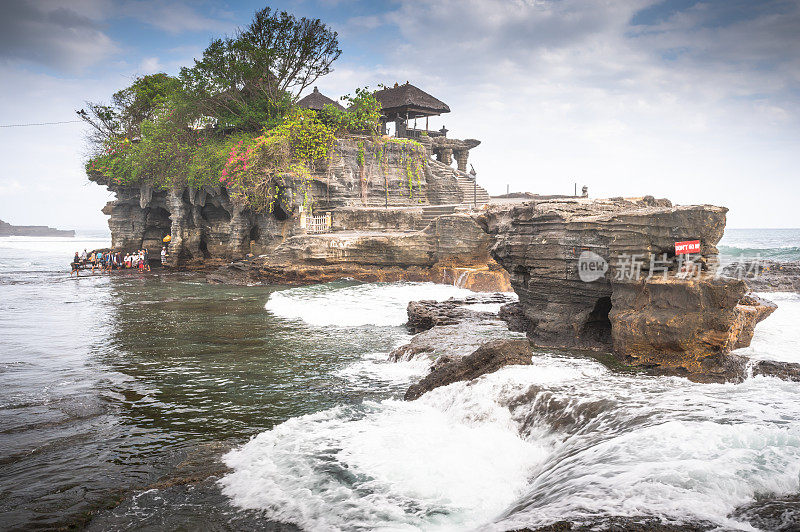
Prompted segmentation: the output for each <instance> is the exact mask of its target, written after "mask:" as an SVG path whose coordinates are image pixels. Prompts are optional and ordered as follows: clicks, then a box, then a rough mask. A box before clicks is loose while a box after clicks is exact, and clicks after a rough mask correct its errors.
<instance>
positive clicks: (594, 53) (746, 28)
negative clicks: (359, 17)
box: [325, 0, 800, 227]
mask: <svg viewBox="0 0 800 532" xmlns="http://www.w3.org/2000/svg"><path fill="white" fill-rule="evenodd" d="M654 3H655V2H649V1H636V2H625V3H622V2H610V3H607V2H595V1H591V0H563V1H559V2H551V1H524V0H519V1H515V2H507V1H500V0H497V1H494V0H492V1H480V2H479V1H477V0H464V1H462V0H458V1H456V0H435V1H434V0H430V1H429V0H414V1H411V0H401V1H400V2H399V7H398V8H397V10H396V11H394V12H393V13H390V14H388V15H387V16H386V17H385V18H386V20H389V21H391V23H392V24H394V25H395V26H396V27H397V32H398V33H399V37H398V39H396V40H388V42H386V45H385V53H386V55H387V61H386V63H387V64H390V65H391V66H392V68H387V67H385V66H379V67H376V68H374V69H372V71H371V72H369V73H364V77H365V78H366V79H371V80H375V81H382V82H385V83H392V82H394V81H400V82H403V81H405V80H407V79H408V80H411V81H412V83H415V84H417V85H419V86H420V87H422V88H423V89H425V90H426V91H428V92H430V93H431V94H433V95H434V96H437V97H439V98H440V99H442V100H444V101H445V102H447V103H448V104H450V107H451V109H452V110H453V111H452V113H451V114H449V115H443V116H442V117H440V118H439V119H437V122H436V123H437V126H438V124H440V123H444V124H446V125H447V127H448V128H449V129H450V131H451V134H452V135H453V136H456V137H461V138H465V137H474V138H478V139H481V140H482V141H483V144H482V145H481V146H480V147H478V148H477V149H475V150H474V151H473V154H472V159H473V162H474V164H475V167H476V169H477V170H478V172H479V181H480V182H481V183H482V184H483V185H484V186H486V188H488V189H489V191H490V192H492V193H501V192H505V189H506V184H510V186H511V189H512V190H528V191H532V192H540V193H570V192H571V191H572V189H573V182H574V181H577V182H578V186H579V187H580V186H581V185H582V184H587V185H589V187H590V193H592V195H594V196H616V195H626V196H635V195H642V194H654V195H660V196H667V197H670V198H672V199H673V200H675V201H678V202H682V203H695V202H699V203H715V204H723V205H728V206H729V207H731V209H732V210H731V214H730V220H731V224H732V225H738V226H740V227H741V226H748V225H749V226H762V227H763V226H779V225H782V226H791V225H795V226H796V225H797V220H796V219H795V217H794V216H793V214H792V213H793V211H794V207H793V205H795V204H797V202H798V201H800V190H798V189H797V187H791V186H787V185H788V184H789V183H791V182H793V180H796V179H797V177H799V176H798V170H797V166H796V164H793V163H791V160H792V159H793V158H794V156H793V155H792V154H793V153H797V152H798V151H800V134H799V133H798V131H799V130H798V127H797V126H798V125H800V111H799V110H800V106H798V105H797V103H798V101H797V100H798V96H797V95H798V94H800V90H798V89H799V88H800V83H798V80H800V77H798V72H800V68H798V66H797V61H798V56H797V54H793V53H791V50H792V49H793V47H794V46H796V45H795V43H796V35H797V34H798V31H800V19H798V17H797V14H798V9H797V3H794V4H787V5H784V6H783V7H782V8H781V14H780V16H778V15H777V14H776V13H775V12H774V11H769V10H761V9H754V10H752V11H749V12H748V16H749V18H744V19H735V18H734V19H732V20H731V21H730V22H728V21H724V20H723V21H720V20H716V19H714V16H715V13H714V12H712V11H709V10H708V9H706V8H704V7H703V6H702V5H701V6H699V7H697V8H694V9H691V10H689V12H688V13H687V12H684V13H677V14H674V15H672V16H670V17H668V18H667V19H665V20H664V21H662V22H660V23H659V24H657V25H655V26H650V27H644V26H641V25H640V26H632V25H631V24H630V21H631V20H632V19H633V17H634V16H635V15H636V13H637V12H638V11H639V10H641V9H642V8H645V7H647V6H648V5H651V4H654ZM386 34H387V35H391V34H392V30H391V29H387V31H386ZM673 49H679V50H682V51H683V53H682V54H681V55H679V57H678V58H677V59H676V58H673V57H671V56H670V54H669V51H670V50H673ZM340 67H341V65H340ZM354 72H358V69H344V70H340V71H337V72H335V73H334V74H333V75H332V78H334V79H336V78H338V79H347V80H348V81H350V80H351V79H352V78H354V77H356V76H353V75H352V74H353V73H354ZM325 82H326V83H327V82H328V80H327V79H326V80H325ZM357 84H358V83H357ZM361 84H363V83H361ZM755 183H758V185H757V187H758V188H759V190H760V191H762V192H763V194H765V195H769V197H770V198H771V201H772V202H774V208H765V209H763V210H761V211H758V210H756V209H754V208H752V207H751V205H752V202H753V194H752V189H753V188H754V186H756V185H755ZM761 197H763V196H761Z"/></svg>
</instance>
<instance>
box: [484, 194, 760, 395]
mask: <svg viewBox="0 0 800 532" xmlns="http://www.w3.org/2000/svg"><path fill="white" fill-rule="evenodd" d="M726 212H727V209H725V208H722V207H714V206H709V205H702V206H678V207H673V206H672V205H671V204H670V203H669V201H667V200H657V199H655V198H652V197H645V198H642V199H639V200H623V199H621V198H620V199H613V200H594V201H592V200H588V199H574V200H549V201H538V202H537V201H533V202H527V203H523V204H520V205H512V206H495V207H492V208H490V209H489V210H488V211H487V212H486V213H485V214H484V215H483V216H482V217H480V218H479V219H478V221H479V223H481V224H483V226H484V227H485V229H486V230H487V231H488V232H490V233H491V234H494V235H496V239H497V242H496V244H495V246H494V247H493V249H492V253H493V256H494V257H495V258H496V260H497V261H498V262H499V263H500V264H501V265H502V266H503V267H504V268H505V269H506V270H507V271H508V272H509V274H510V276H511V284H512V286H513V287H514V291H515V292H516V293H517V295H519V306H518V307H508V308H507V310H506V311H504V317H505V318H507V319H508V320H509V321H511V322H513V324H512V327H514V328H515V329H516V330H524V331H525V332H526V333H527V335H528V337H529V338H530V339H531V341H532V342H533V343H534V345H539V346H547V347H563V348H584V349H586V348H588V349H598V350H612V349H613V352H614V353H616V354H617V356H618V357H619V358H620V359H621V360H622V361H624V362H626V363H630V364H635V365H642V366H646V367H651V368H657V369H658V370H659V371H661V372H665V373H670V374H677V375H685V376H687V377H689V378H691V379H694V380H700V381H722V380H740V379H741V378H743V371H744V361H743V360H740V359H739V357H728V353H729V352H730V351H731V350H732V349H735V348H738V347H743V346H745V345H748V344H749V342H750V338H751V337H752V332H753V327H754V326H755V323H757V322H758V321H759V320H761V319H763V318H764V317H766V316H767V315H769V313H770V312H772V310H774V306H773V305H770V304H767V303H766V302H763V301H760V300H756V299H753V298H747V297H746V294H747V291H748V289H747V286H746V285H745V283H744V282H741V281H738V280H731V279H716V278H714V276H712V275H710V274H709V273H708V271H709V270H712V269H713V268H714V267H715V266H716V265H717V264H718V258H717V248H716V244H717V242H718V241H719V240H720V238H721V237H722V234H723V232H724V229H725V213H726ZM686 240H700V243H701V248H700V253H699V256H696V257H695V258H694V265H695V267H696V268H697V270H698V271H697V275H686V273H687V272H678V271H677V270H678V268H679V265H680V262H678V261H676V257H675V248H674V245H675V242H677V241H686ZM581 257H584V259H582V258H581ZM579 259H580V260H579ZM586 259H588V263H589V264H588V265H587V260H586ZM651 259H652V260H651ZM660 261H663V262H660ZM581 264H583V265H584V266H583V267H584V268H597V269H596V270H593V271H590V270H588V269H587V270H584V271H579V267H581V266H580V265H581ZM688 273H691V272H688ZM586 274H597V275H588V276H587V275H586ZM682 276H685V277H686V278H682ZM582 277H583V278H584V279H585V280H582ZM520 310H521V311H522V312H521V313H520V312H519V311H520Z"/></svg>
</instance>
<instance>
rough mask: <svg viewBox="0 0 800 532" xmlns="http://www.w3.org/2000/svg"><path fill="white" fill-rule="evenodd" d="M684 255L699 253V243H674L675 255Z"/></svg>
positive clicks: (690, 241)
mask: <svg viewBox="0 0 800 532" xmlns="http://www.w3.org/2000/svg"><path fill="white" fill-rule="evenodd" d="M686 253H700V241H699V240H687V241H686V242H675V254H676V255H685V254H686Z"/></svg>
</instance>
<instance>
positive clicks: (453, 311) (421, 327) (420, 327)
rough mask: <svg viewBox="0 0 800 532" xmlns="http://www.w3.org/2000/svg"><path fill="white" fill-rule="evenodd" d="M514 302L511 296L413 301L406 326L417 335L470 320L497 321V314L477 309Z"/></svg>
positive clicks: (498, 295)
mask: <svg viewBox="0 0 800 532" xmlns="http://www.w3.org/2000/svg"><path fill="white" fill-rule="evenodd" d="M514 301H516V298H515V297H513V296H512V295H509V294H488V295H479V296H472V297H465V298H450V299H448V300H446V301H429V300H424V301H411V302H410V303H409V304H408V307H407V309H406V311H407V313H408V323H406V326H407V327H408V329H409V330H410V331H411V332H412V333H415V334H416V333H420V332H422V331H427V330H428V329H431V328H433V327H437V326H441V325H456V324H459V323H462V322H464V321H468V320H484V319H496V318H497V313H496V312H491V311H483V310H476V309H483V308H486V307H487V306H493V305H505V304H507V303H511V302H514Z"/></svg>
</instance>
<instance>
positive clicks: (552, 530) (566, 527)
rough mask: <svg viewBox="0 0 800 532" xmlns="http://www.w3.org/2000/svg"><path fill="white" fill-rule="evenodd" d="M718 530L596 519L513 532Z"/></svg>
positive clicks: (650, 521)
mask: <svg viewBox="0 0 800 532" xmlns="http://www.w3.org/2000/svg"><path fill="white" fill-rule="evenodd" d="M715 529H716V530H718V529H719V527H717V526H716V525H714V524H713V523H703V522H700V523H668V522H664V521H662V520H661V519H658V518H655V517H618V516H611V517H598V518H594V519H592V520H591V521H589V522H581V523H575V522H572V521H557V522H555V523H552V524H549V525H545V526H541V527H536V528H519V529H516V530H515V531H514V532H567V531H569V532H590V531H592V532H705V531H707V530H715Z"/></svg>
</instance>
